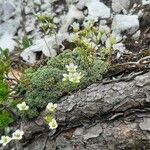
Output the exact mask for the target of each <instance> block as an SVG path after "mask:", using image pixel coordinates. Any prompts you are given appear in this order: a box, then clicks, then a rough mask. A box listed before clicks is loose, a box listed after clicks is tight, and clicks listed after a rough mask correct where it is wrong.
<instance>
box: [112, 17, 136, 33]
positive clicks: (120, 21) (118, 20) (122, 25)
mask: <svg viewBox="0 0 150 150" xmlns="http://www.w3.org/2000/svg"><path fill="white" fill-rule="evenodd" d="M138 29H139V20H138V16H137V15H116V16H115V17H114V19H113V22H112V30H114V31H115V32H116V33H121V32H124V31H127V33H128V34H133V33H135V32H136V31H137V30H138Z"/></svg>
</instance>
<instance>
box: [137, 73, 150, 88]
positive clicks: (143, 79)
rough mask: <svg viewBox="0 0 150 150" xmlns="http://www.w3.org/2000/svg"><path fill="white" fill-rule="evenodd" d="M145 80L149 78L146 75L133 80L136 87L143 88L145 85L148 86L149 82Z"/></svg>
mask: <svg viewBox="0 0 150 150" xmlns="http://www.w3.org/2000/svg"><path fill="white" fill-rule="evenodd" d="M147 78H150V76H149V75H148V74H147V75H143V76H137V77H136V78H135V81H136V85H137V86H139V87H143V86H144V85H146V84H150V80H147Z"/></svg>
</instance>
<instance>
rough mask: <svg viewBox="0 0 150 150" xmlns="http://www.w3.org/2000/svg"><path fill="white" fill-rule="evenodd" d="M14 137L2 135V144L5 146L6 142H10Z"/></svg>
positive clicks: (0, 141)
mask: <svg viewBox="0 0 150 150" xmlns="http://www.w3.org/2000/svg"><path fill="white" fill-rule="evenodd" d="M11 140H12V139H11V138H10V137H9V136H2V137H1V140H0V144H2V145H3V146H5V145H6V144H8V143H9V142H10V141H11Z"/></svg>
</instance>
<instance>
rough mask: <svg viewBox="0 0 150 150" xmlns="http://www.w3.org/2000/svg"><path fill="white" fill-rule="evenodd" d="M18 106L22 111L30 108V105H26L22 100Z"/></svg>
mask: <svg viewBox="0 0 150 150" xmlns="http://www.w3.org/2000/svg"><path fill="white" fill-rule="evenodd" d="M17 107H18V109H19V110H20V111H24V110H28V109H29V106H28V105H26V103H25V102H22V103H21V104H17Z"/></svg>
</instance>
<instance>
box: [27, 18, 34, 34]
mask: <svg viewBox="0 0 150 150" xmlns="http://www.w3.org/2000/svg"><path fill="white" fill-rule="evenodd" d="M26 19H27V21H26V22H25V29H26V32H27V33H29V32H31V31H33V30H34V29H35V22H36V18H35V17H33V16H32V15H28V16H27V17H26Z"/></svg>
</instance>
